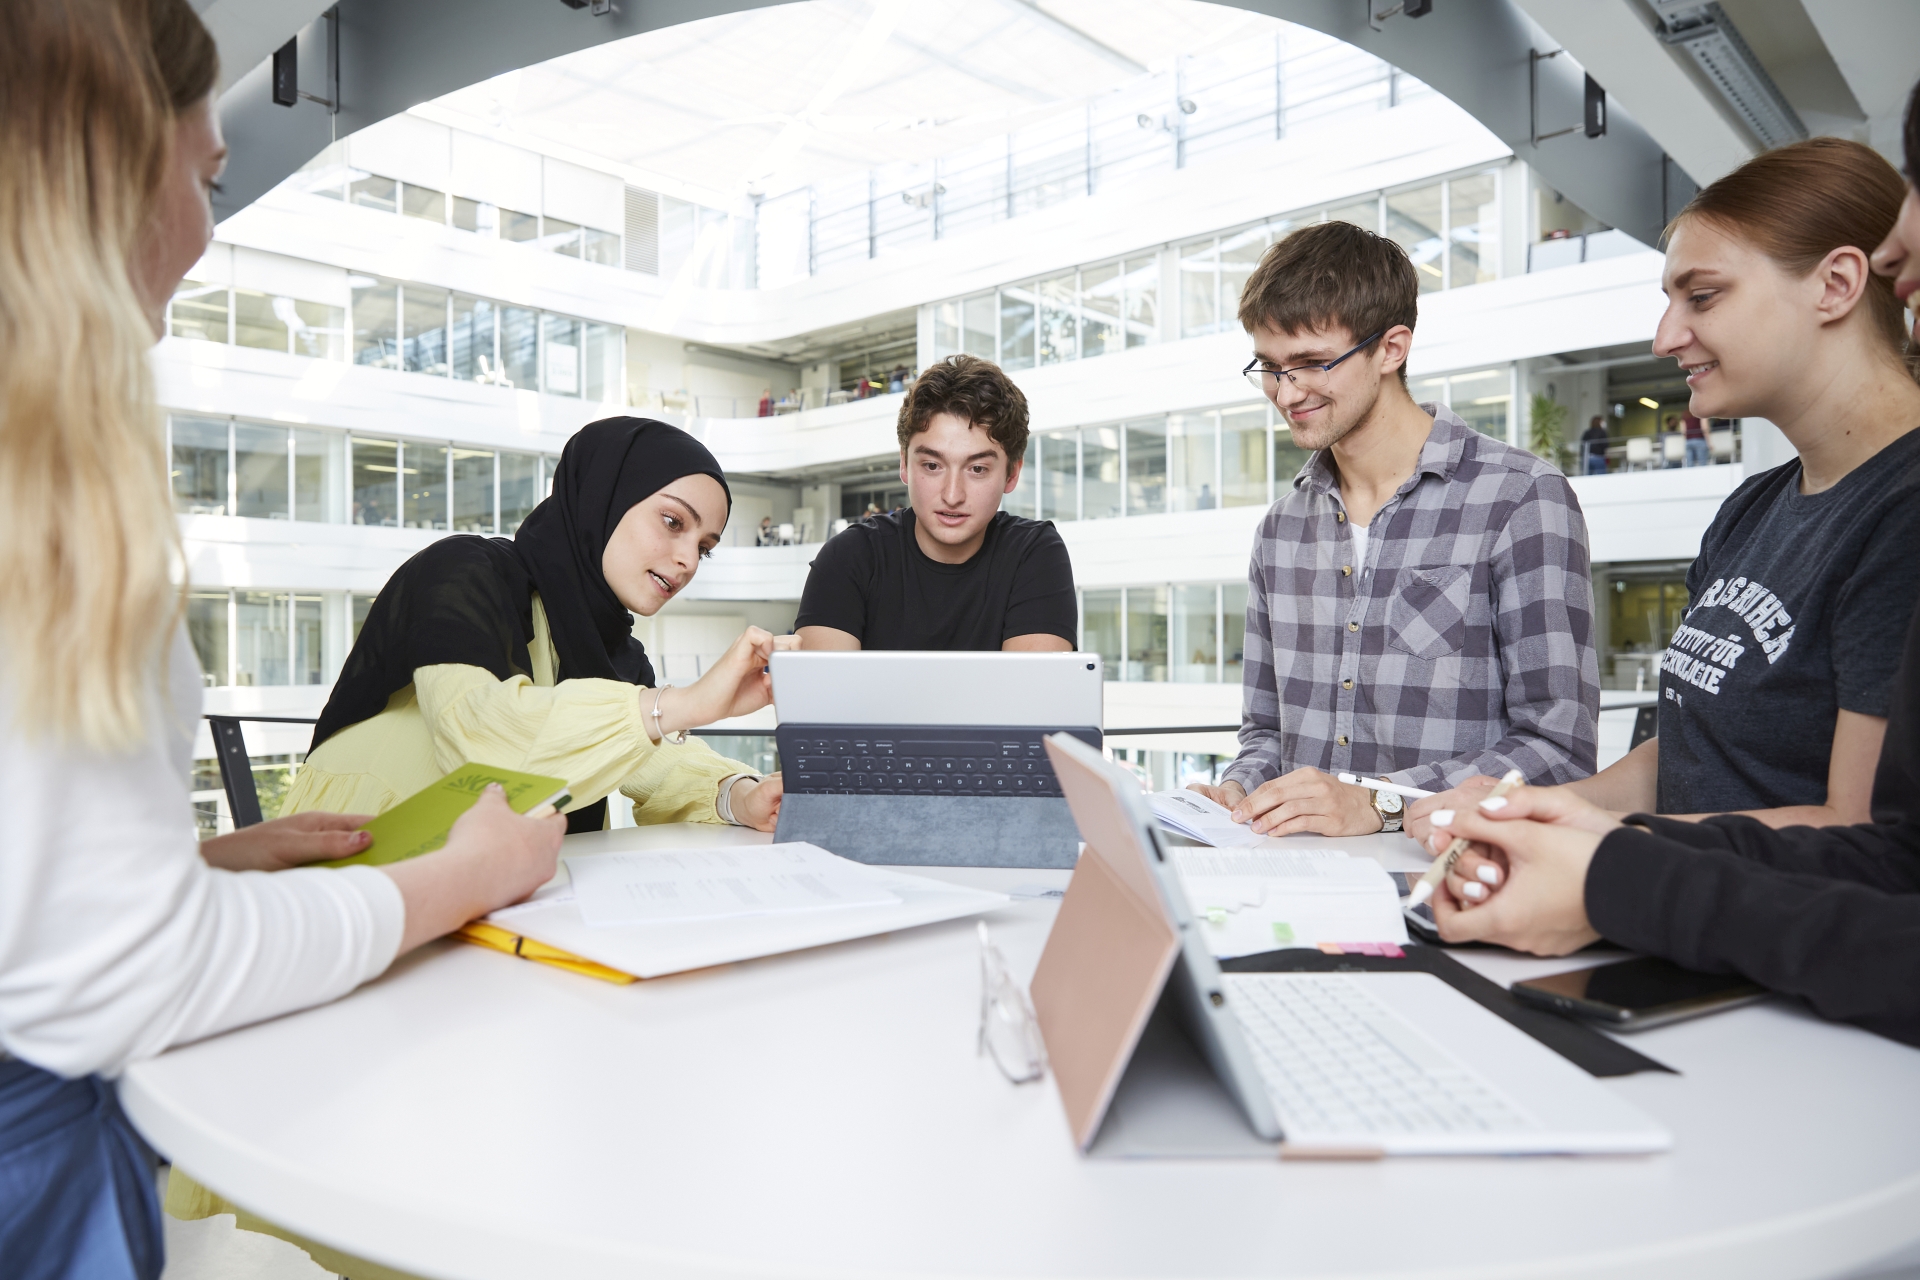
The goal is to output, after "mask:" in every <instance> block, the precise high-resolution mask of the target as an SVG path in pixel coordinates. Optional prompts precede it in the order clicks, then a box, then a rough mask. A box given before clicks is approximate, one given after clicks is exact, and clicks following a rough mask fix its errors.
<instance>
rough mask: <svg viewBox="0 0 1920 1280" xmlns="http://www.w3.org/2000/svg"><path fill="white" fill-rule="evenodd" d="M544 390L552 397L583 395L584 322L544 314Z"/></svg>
mask: <svg viewBox="0 0 1920 1280" xmlns="http://www.w3.org/2000/svg"><path fill="white" fill-rule="evenodd" d="M540 320H541V329H542V332H541V335H540V349H541V356H540V373H541V379H540V389H541V390H542V391H544V392H546V393H547V394H548V395H550V396H577V395H579V394H580V322H579V321H578V320H575V319H573V318H571V317H569V316H552V315H549V316H542V317H541V318H540Z"/></svg>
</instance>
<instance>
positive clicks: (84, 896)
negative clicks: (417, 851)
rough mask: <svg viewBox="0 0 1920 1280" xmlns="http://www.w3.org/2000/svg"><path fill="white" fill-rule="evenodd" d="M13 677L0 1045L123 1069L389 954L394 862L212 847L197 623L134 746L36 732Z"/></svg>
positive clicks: (5, 774)
mask: <svg viewBox="0 0 1920 1280" xmlns="http://www.w3.org/2000/svg"><path fill="white" fill-rule="evenodd" d="M0 661H4V655H0ZM26 678H28V679H31V678H32V677H31V676H30V675H29V676H27V677H26ZM10 684H11V680H10V679H9V678H8V676H7V675H6V674H4V673H0V779H4V780H5V785H6V814H5V820H4V822H0V1050H4V1051H5V1052H7V1053H11V1054H13V1055H14V1056H15V1057H18V1058H21V1059H23V1060H24V1061H27V1062H30V1063H32V1064H34V1065H35V1066H38V1067H42V1068H44V1069H46V1070H48V1071H52V1072H55V1073H57V1074H59V1075H63V1076H69V1077H73V1076H84V1075H88V1074H91V1073H94V1072H99V1073H102V1074H105V1075H109V1076H112V1075H118V1074H119V1073H120V1072H121V1071H122V1070H123V1069H125V1067H126V1066H127V1064H128V1063H130V1062H133V1061H136V1060H137V1059H140V1058H144V1057H149V1056H151V1055H153V1054H156V1053H159V1052H161V1051H162V1050H164V1049H166V1048H168V1047H169V1046H172V1045H176V1044H182V1043H184V1042H187V1041H190V1040H196V1039H199V1038H200V1037H202V1036H208V1035H212V1034H214V1033H215V1032H219V1031H225V1030H228V1029H230V1028H233V1027H238V1026H242V1025H244V1024H246V1023H249V1022H256V1021H258V1020H260V1019H262V1018H270V1017H273V1016H275V1015H277V1014H282V1013H287V1012H290V1011H292V1010H295V1009H303V1008H306V1007H308V1006H310V1005H316V1004H322V1003H324V1002H326V1001H328V1000H332V999H335V998H337V997H339V996H342V995H344V994H346V993H347V992H349V991H351V990H353V988H355V987H356V986H358V985H360V984H361V983H362V982H365V981H367V980H368V979H369V978H372V977H374V976H375V975H377V974H379V973H381V972H382V971H383V970H385V969H386V967H387V966H388V965H389V964H391V963H392V962H393V957H394V954H395V953H396V952H397V951H398V950H399V948H400V935H401V932H402V929H403V926H404V924H405V907H404V905H403V903H402V901H401V897H400V890H399V888H398V887H397V886H396V885H395V884H394V883H393V881H392V880H391V879H390V878H388V877H387V876H386V875H385V874H383V873H382V872H380V871H377V870H375V869H373V868H371V867H349V868H345V869H343V870H324V869H319V868H308V869H303V870H295V871H280V872H274V873H271V874H269V873H265V872H258V871H248V872H239V873H236V872H230V871H220V870H216V869H214V868H212V867H209V866H208V865H207V864H206V863H205V862H204V861H202V859H201V857H200V850H199V841H198V840H197V838H196V836H195V833H194V826H193V815H192V803H191V800H190V798H189V794H188V777H189V773H190V770H191V768H192V764H193V759H192V756H193V734H194V730H195V728H196V727H197V726H198V721H199V717H200V706H201V685H200V667H199V664H198V663H197V662H196V661H195V660H194V657H193V651H192V649H191V648H190V647H189V646H188V643H187V638H186V634H185V632H184V630H183V631H182V632H181V633H180V634H179V635H178V636H176V638H175V641H174V644H173V647H172V650H171V652H170V653H169V658H168V665H167V686H168V687H167V688H166V689H165V690H162V689H158V688H156V689H155V690H153V694H152V697H153V701H152V708H153V710H152V713H151V715H150V717H149V720H148V723H149V725H150V726H151V729H150V732H149V734H148V738H147V741H146V742H145V743H143V744H142V745H141V746H140V747H139V748H138V749H136V750H132V751H128V752H125V753H118V754H108V753H103V752H98V751H92V750H88V749H86V748H83V747H79V746H65V747H63V746H60V745H58V744H56V743H54V742H51V741H50V740H48V739H47V738H46V737H44V736H42V735H36V734H33V733H31V732H29V731H26V729H25V728H24V727H23V726H21V725H20V724H19V723H18V720H17V716H16V710H17V703H16V701H15V697H14V694H13V692H12V690H11V688H9V686H10Z"/></svg>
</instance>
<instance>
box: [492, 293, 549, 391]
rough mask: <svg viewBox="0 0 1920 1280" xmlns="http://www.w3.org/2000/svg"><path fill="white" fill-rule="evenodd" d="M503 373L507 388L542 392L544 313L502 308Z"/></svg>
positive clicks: (501, 358) (501, 363) (501, 346)
mask: <svg viewBox="0 0 1920 1280" xmlns="http://www.w3.org/2000/svg"><path fill="white" fill-rule="evenodd" d="M500 370H501V373H502V374H503V375H504V377H505V381H506V385H507V386H509V387H519V388H522V389H523V390H526V391H538V390H539V389H540V313H539V312H538V311H529V310H527V309H525V308H523V307H501V308H500Z"/></svg>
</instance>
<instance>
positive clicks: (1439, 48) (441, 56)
mask: <svg viewBox="0 0 1920 1280" xmlns="http://www.w3.org/2000/svg"><path fill="white" fill-rule="evenodd" d="M774 2H777V0H617V3H614V4H611V5H602V4H597V3H596V4H588V5H586V6H585V7H582V8H579V9H574V8H571V7H570V5H569V4H562V3H558V2H556V0H408V2H407V3H404V4H402V3H395V2H394V0H340V3H339V4H338V6H337V8H336V9H335V10H334V12H335V13H336V14H337V23H338V30H337V32H332V31H329V26H330V24H331V23H332V22H333V21H336V19H321V20H319V21H316V22H314V23H312V24H311V25H309V26H308V27H306V28H305V29H303V30H302V31H301V32H300V33H299V34H300V40H301V56H300V63H301V66H302V79H303V81H304V82H305V83H304V84H303V86H302V87H307V85H308V84H313V83H315V79H316V78H315V77H314V76H313V74H312V71H310V70H308V69H309V68H311V69H312V70H318V69H319V68H321V67H324V66H325V65H326V64H327V55H326V48H327V44H328V42H329V40H331V39H336V38H337V41H338V45H337V49H338V53H337V66H338V74H339V99H338V101H339V111H338V113H337V114H331V113H329V112H328V110H327V109H326V108H325V107H323V106H320V105H318V104H316V103H313V102H310V101H302V102H300V103H299V104H298V105H297V106H295V107H293V108H291V109H288V108H285V107H279V106H275V105H274V104H273V102H272V77H271V64H270V62H269V63H262V64H261V65H260V66H258V67H256V68H254V69H253V70H252V71H250V72H248V73H247V74H246V75H244V76H242V77H241V78H240V79H239V80H237V81H236V82H235V83H234V85H233V87H232V88H231V89H229V90H228V92H227V93H226V94H225V95H224V96H223V97H222V98H221V102H220V114H221V122H222V124H223V126H224V127H225V129H226V133H227V137H228V140H229V142H230V144H231V145H232V147H233V153H234V157H235V159H234V163H233V165H232V166H231V168H230V170H229V173H228V175H227V178H226V183H225V186H226V191H225V193H224V195H223V196H222V197H221V198H220V200H219V202H218V211H219V212H220V214H221V215H222V216H224V215H226V214H229V213H233V212H235V211H237V210H238V209H240V208H243V207H245V206H246V205H247V204H249V203H251V202H252V201H254V200H255V199H257V198H258V197H259V196H261V195H262V194H264V193H265V192H266V191H267V190H268V189H270V188H271V187H273V186H274V185H275V184H276V183H278V182H279V181H280V180H281V179H283V178H285V177H286V176H287V175H288V174H290V173H292V172H293V171H294V170H295V169H297V168H298V167H299V166H300V165H302V164H304V163H305V162H306V161H307V160H309V159H310V158H312V157H313V156H314V155H317V154H318V153H319V152H320V151H321V150H322V149H323V148H325V147H326V145H327V144H328V143H329V142H330V141H331V140H332V139H333V138H334V137H336V136H337V137H345V136H346V135H348V134H350V133H353V132H355V131H356V130H359V129H363V128H365V127H366V126H368V125H370V124H373V123H375V122H376V121H379V120H383V119H385V118H387V117H388V116H391V115H395V114H397V113H399V112H402V111H405V110H406V109H407V108H408V107H411V106H413V105H414V104H416V103H419V102H425V101H427V100H429V99H432V98H436V97H439V96H440V95H442V94H445V93H451V92H452V91H453V90H455V89H459V88H463V87H465V86H467V85H470V84H474V83H477V82H479V81H481V80H485V79H487V78H489V77H491V76H495V75H499V74H501V73H502V72H506V71H511V70H514V69H516V68H518V67H525V66H532V65H534V64H536V63H540V62H545V61H547V60H548V59H550V58H556V57H559V56H560V55H562V54H566V53H572V52H574V51H575V50H578V49H585V48H589V47H591V46H594V45H598V44H604V43H606V42H608V41H612V40H620V39H624V38H626V37H627V36H633V35H639V34H641V33H643V32H647V31H655V30H659V29H660V28H663V27H670V26H675V25H678V24H680V23H685V22H693V21H697V20H699V19H701V18H710V17H715V16H717V15H720V14H725V13H735V12H739V11H741V10H745V9H755V8H763V7H767V5H768V4H770V3H774ZM1215 2H1216V3H1226V4H1232V5H1234V6H1235V7H1238V8H1242V9H1247V10H1251V11H1253V12H1256V13H1264V14H1268V15H1270V16H1272V17H1276V18H1284V19H1286V20H1287V21H1289V22H1295V23H1299V24H1300V25H1302V26H1306V27H1312V28H1314V29H1315V30H1318V31H1321V32H1324V33H1326V34H1327V35H1330V36H1333V37H1335V38H1336V39H1340V40H1344V41H1346V42H1347V43H1349V44H1352V45H1355V46H1357V47H1359V48H1362V49H1365V50H1366V51H1367V52H1369V53H1371V54H1374V55H1375V56H1376V57H1379V58H1381V59H1383V60H1384V61H1386V62H1389V63H1391V64H1393V65H1394V66H1396V67H1399V68H1400V69H1401V70H1403V71H1406V72H1407V73H1409V74H1410V75H1413V76H1417V77H1418V78H1419V79H1421V80H1423V81H1425V82H1426V83H1427V84H1429V85H1431V86H1433V88H1434V89H1436V90H1438V91H1439V92H1440V93H1442V94H1444V95H1445V96H1447V97H1448V98H1450V99H1452V100H1453V101H1454V102H1456V103H1458V104H1459V105H1460V106H1461V107H1462V108H1463V109H1465V110H1466V111H1467V112H1468V113H1469V114H1471V115H1473V116H1474V117H1475V118H1476V119H1478V120H1479V121H1480V122H1481V123H1482V124H1484V125H1485V126H1486V127H1487V128H1488V129H1489V130H1491V131H1492V132H1493V133H1494V134H1495V135H1496V136H1498V137H1499V138H1500V139H1501V141H1503V142H1505V143H1506V144H1507V146H1508V147H1510V148H1511V149H1512V150H1513V152H1514V154H1516V155H1517V156H1519V157H1520V158H1521V159H1523V160H1525V161H1527V162H1528V163H1529V164H1531V165H1532V166H1533V167H1534V168H1535V169H1537V170H1538V171H1539V173H1540V174H1541V176H1542V177H1543V178H1545V179H1546V181H1547V182H1549V183H1551V184H1552V185H1553V187H1554V188H1555V189H1557V190H1559V191H1561V192H1563V193H1564V194H1566V195H1567V196H1568V197H1569V198H1570V199H1572V200H1573V201H1574V202H1575V203H1576V204H1578V205H1579V206H1580V207H1581V208H1583V209H1586V210H1587V211H1588V212H1589V213H1591V214H1593V215H1594V216H1595V217H1598V218H1600V219H1602V220H1603V221H1605V222H1607V223H1609V224H1610V225H1612V226H1616V227H1619V228H1621V229H1622V230H1624V231H1625V232H1627V233H1628V234H1629V235H1631V236H1633V237H1634V238H1635V239H1637V240H1640V241H1642V242H1643V243H1646V244H1655V243H1657V241H1658V237H1659V233H1660V229H1661V227H1662V226H1664V225H1665V223H1666V221H1667V219H1668V218H1669V217H1670V216H1671V215H1672V213H1673V212H1674V211H1675V210H1676V209H1677V207H1678V205H1679V204H1680V203H1681V202H1682V201H1683V200H1684V198H1685V196H1686V195H1688V194H1691V191H1692V189H1693V185H1692V182H1691V181H1690V180H1689V179H1688V178H1687V176H1686V175H1685V174H1684V173H1682V172H1681V171H1680V170H1679V169H1678V168H1677V167H1676V166H1674V165H1673V163H1672V162H1671V161H1670V160H1668V159H1667V157H1666V155H1665V154H1664V153H1663V152H1662V150H1661V149H1660V146H1659V144H1657V143H1656V142H1654V140H1653V139H1652V138H1651V137H1650V136H1648V134H1647V132H1646V130H1645V129H1643V128H1641V127H1640V125H1639V124H1638V123H1636V122H1635V121H1634V120H1633V119H1632V118H1631V117H1630V116H1629V115H1628V114H1627V113H1626V112H1625V111H1623V110H1621V109H1620V108H1619V106H1618V105H1617V104H1616V105H1614V106H1613V107H1612V109H1611V110H1610V112H1609V116H1610V119H1609V120H1608V122H1607V131H1606V134H1605V135H1604V136H1602V137H1597V138H1588V137H1586V136H1584V134H1583V133H1582V132H1581V131H1579V130H1574V131H1573V132H1570V133H1564V134H1562V135H1561V136H1559V137H1554V138H1551V139H1548V140H1545V141H1542V142H1540V143H1538V144H1536V143H1535V142H1534V140H1533V137H1534V131H1535V129H1536V128H1538V129H1539V130H1540V131H1541V132H1542V133H1548V132H1554V131H1555V130H1558V129H1561V128H1564V127H1565V125H1566V124H1567V123H1569V121H1577V120H1578V119H1579V111H1580V103H1581V98H1582V88H1583V83H1584V73H1583V72H1582V70H1581V69H1580V67H1579V66H1578V65H1576V64H1575V63H1574V62H1573V60H1572V58H1571V56H1570V55H1568V56H1560V57H1554V58H1550V59H1548V60H1546V61H1539V62H1536V61H1535V59H1534V58H1533V56H1532V55H1533V54H1534V53H1551V52H1553V51H1554V50H1555V49H1556V48H1557V47H1558V46H1557V45H1556V44H1555V43H1554V42H1553V40H1552V39H1551V38H1550V37H1549V36H1547V35H1546V33H1545V32H1543V31H1542V30H1541V29H1540V28H1539V26H1538V25H1536V24H1535V23H1534V22H1533V20H1532V19H1531V18H1529V17H1528V16H1527V15H1526V14H1525V13H1524V12H1522V11H1521V9H1520V8H1519V6H1518V5H1517V4H1516V3H1514V0H1438V3H1435V4H1434V5H1433V9H1432V12H1430V13H1428V14H1426V15H1425V16H1423V17H1420V18H1418V19H1413V18H1407V17H1405V16H1402V15H1396V16H1393V17H1389V18H1385V19H1382V20H1378V21H1372V22H1370V21H1369V17H1368V11H1369V10H1368V7H1369V5H1370V4H1377V5H1379V6H1380V7H1382V8H1385V7H1387V5H1386V3H1385V0H1215ZM596 8H599V9H603V10H604V11H603V12H599V13H596V12H594V10H595V9H596ZM329 91H330V86H329ZM319 96H323V97H324V96H326V92H324V91H323V92H322V93H321V94H320V95H319ZM1536 103H1537V104H1538V105H1539V111H1540V113H1541V114H1542V115H1543V116H1545V117H1546V118H1544V119H1540V120H1536V110H1535V108H1536ZM1563 116H1564V117H1568V119H1567V120H1563V119H1561V117H1563Z"/></svg>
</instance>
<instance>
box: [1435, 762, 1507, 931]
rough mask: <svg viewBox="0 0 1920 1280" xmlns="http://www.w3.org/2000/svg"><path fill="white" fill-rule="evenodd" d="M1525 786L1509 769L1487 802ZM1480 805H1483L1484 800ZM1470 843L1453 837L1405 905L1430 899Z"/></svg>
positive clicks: (1491, 792) (1495, 785) (1462, 837)
mask: <svg viewBox="0 0 1920 1280" xmlns="http://www.w3.org/2000/svg"><path fill="white" fill-rule="evenodd" d="M1526 784H1527V780H1526V779H1525V778H1524V777H1522V776H1521V775H1520V771H1519V770H1518V769H1509V770H1507V776H1506V777H1504V778H1502V779H1500V781H1499V782H1497V783H1495V784H1494V787H1493V790H1492V791H1490V792H1489V793H1488V794H1487V800H1491V799H1493V798H1494V797H1495V796H1504V795H1506V794H1507V792H1509V791H1511V790H1513V789H1514V788H1515V787H1524V786H1525V785H1526ZM1481 803H1482V804H1485V803H1486V800H1483V801H1481ZM1472 843H1473V842H1472V841H1471V840H1469V839H1467V838H1466V837H1465V836H1455V837H1454V838H1453V843H1452V844H1450V845H1448V846H1447V851H1446V852H1445V853H1443V854H1441V855H1440V856H1439V857H1437V858H1435V859H1434V860H1433V865H1432V866H1430V867H1428V868H1427V874H1425V875H1423V876H1421V877H1420V883H1419V884H1416V885H1415V886H1413V892H1412V893H1411V894H1410V895H1408V898H1407V905H1408V906H1410V907H1417V906H1419V905H1420V904H1421V903H1423V902H1425V901H1426V900H1427V899H1428V898H1431V897H1432V896H1433V891H1434V890H1435V889H1438V888H1439V887H1440V882H1441V881H1442V880H1445V879H1446V878H1447V873H1448V872H1449V871H1452V870H1453V864H1454V863H1456V862H1458V861H1460V855H1461V854H1463V853H1465V852H1466V851H1467V847H1468V846H1469V845H1471V844H1472Z"/></svg>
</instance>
